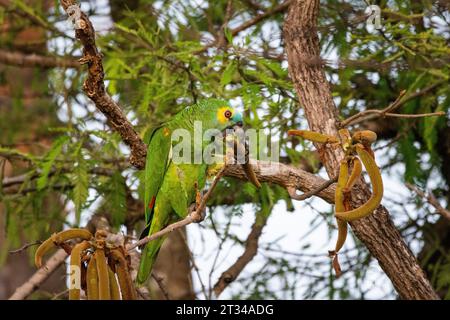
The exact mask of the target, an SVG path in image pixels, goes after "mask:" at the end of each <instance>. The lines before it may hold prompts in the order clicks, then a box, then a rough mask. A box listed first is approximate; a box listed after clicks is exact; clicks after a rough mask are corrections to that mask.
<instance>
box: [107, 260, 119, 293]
mask: <svg viewBox="0 0 450 320" xmlns="http://www.w3.org/2000/svg"><path fill="white" fill-rule="evenodd" d="M108 277H109V290H110V295H111V300H120V292H119V285H118V283H117V280H116V275H115V274H114V272H113V271H112V270H111V268H110V267H108Z"/></svg>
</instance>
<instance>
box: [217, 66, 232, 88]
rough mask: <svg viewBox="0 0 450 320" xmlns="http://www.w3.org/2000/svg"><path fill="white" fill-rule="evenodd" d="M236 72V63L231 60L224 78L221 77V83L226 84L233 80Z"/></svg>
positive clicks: (223, 75)
mask: <svg viewBox="0 0 450 320" xmlns="http://www.w3.org/2000/svg"><path fill="white" fill-rule="evenodd" d="M235 73H236V63H234V62H231V63H230V64H229V65H228V66H227V67H226V68H225V71H224V72H223V74H222V78H221V79H220V84H221V85H222V86H225V85H227V84H229V83H230V82H231V80H233V76H234V74H235Z"/></svg>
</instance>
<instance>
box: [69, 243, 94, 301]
mask: <svg viewBox="0 0 450 320" xmlns="http://www.w3.org/2000/svg"><path fill="white" fill-rule="evenodd" d="M89 247H90V244H89V242H88V241H83V242H81V243H78V244H77V245H75V246H74V247H73V249H72V254H71V255H70V274H69V283H70V284H69V300H80V288H81V254H82V253H83V251H84V250H86V249H87V248H89Z"/></svg>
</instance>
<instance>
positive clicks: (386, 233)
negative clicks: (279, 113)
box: [283, 0, 438, 299]
mask: <svg viewBox="0 0 450 320" xmlns="http://www.w3.org/2000/svg"><path fill="white" fill-rule="evenodd" d="M318 13H319V1H318V0H295V1H293V2H292V4H291V5H290V7H289V10H288V15H287V18H286V21H285V25H284V30H283V31H284V39H285V41H286V52H287V56H288V63H289V72H290V76H291V78H292V80H293V82H294V86H295V88H296V90H297V94H298V96H299V99H300V102H301V104H302V105H303V108H304V110H305V116H306V118H307V120H308V124H309V127H310V130H313V131H316V132H321V133H325V134H328V135H332V136H336V135H337V129H338V115H337V109H336V107H335V105H334V102H333V98H332V95H331V91H330V86H329V83H328V81H327V79H326V76H325V72H324V70H323V66H322V64H320V63H312V62H313V61H320V48H319V38H318V35H317V17H318ZM316 148H317V149H318V151H319V155H320V158H321V160H322V163H323V164H324V165H325V168H326V170H327V172H328V175H329V176H330V177H334V175H335V172H336V171H337V168H338V166H339V162H340V160H341V159H342V158H343V156H344V154H343V151H342V150H340V149H332V148H329V147H326V146H321V145H319V144H316ZM369 196H370V191H369V187H368V186H367V184H365V183H359V184H358V185H357V186H356V188H355V191H354V192H353V193H352V205H353V206H354V207H358V206H360V205H362V204H363V203H364V202H365V201H366V200H367V199H368V198H369ZM350 225H351V226H352V229H353V231H354V232H355V234H356V236H357V237H358V238H359V239H360V240H361V241H362V242H363V243H364V244H365V245H366V247H367V248H368V250H369V251H370V252H371V254H372V255H373V256H374V257H375V258H376V259H377V260H378V262H379V264H380V266H381V268H382V269H383V270H384V271H385V273H386V275H387V276H388V277H389V278H390V279H391V281H392V283H393V285H394V287H395V289H396V290H397V292H398V293H399V295H400V297H401V298H403V299H438V296H437V295H436V293H435V292H434V290H433V288H432V286H431V284H430V282H429V281H428V279H427V278H426V276H425V273H424V272H423V270H422V269H421V268H420V265H419V264H418V262H417V260H416V258H415V257H414V255H413V254H412V252H411V251H410V249H409V248H408V247H407V245H406V244H405V242H404V241H403V239H402V237H401V235H400V233H399V232H398V230H397V229H396V228H395V226H394V225H393V223H392V221H391V219H390V217H389V213H388V211H387V210H386V208H384V207H383V206H379V207H378V208H377V210H376V211H375V212H374V213H373V214H372V215H370V216H368V217H366V218H363V219H361V220H357V221H354V222H351V223H350Z"/></svg>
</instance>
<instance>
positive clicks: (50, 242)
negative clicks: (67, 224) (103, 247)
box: [34, 229, 92, 268]
mask: <svg viewBox="0 0 450 320" xmlns="http://www.w3.org/2000/svg"><path fill="white" fill-rule="evenodd" d="M76 238H80V239H82V240H89V239H91V238H92V234H91V233H90V232H89V231H88V230H86V229H68V230H64V231H61V232H59V233H56V234H53V235H52V236H51V237H50V238H49V239H47V240H45V241H44V242H43V243H42V244H41V245H40V246H39V248H37V250H36V254H35V256H34V264H35V265H36V267H37V268H40V267H41V266H42V257H43V256H44V255H45V254H46V253H47V252H48V251H49V250H50V249H52V248H54V247H56V246H57V245H59V244H60V243H63V242H65V241H67V240H70V239H76Z"/></svg>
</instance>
